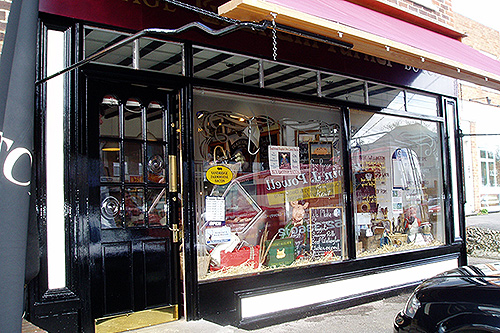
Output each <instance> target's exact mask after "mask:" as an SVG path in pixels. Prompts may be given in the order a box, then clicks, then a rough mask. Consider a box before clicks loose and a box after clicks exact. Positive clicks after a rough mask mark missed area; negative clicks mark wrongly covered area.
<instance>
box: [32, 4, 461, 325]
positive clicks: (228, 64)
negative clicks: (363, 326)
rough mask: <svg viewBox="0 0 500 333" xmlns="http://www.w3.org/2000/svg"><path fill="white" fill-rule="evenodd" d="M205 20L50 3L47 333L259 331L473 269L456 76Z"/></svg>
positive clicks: (43, 90) (42, 84)
mask: <svg viewBox="0 0 500 333" xmlns="http://www.w3.org/2000/svg"><path fill="white" fill-rule="evenodd" d="M222 3H223V2H217V1H214V2H211V3H210V4H205V5H206V7H205V9H204V10H212V11H213V9H214V8H217V7H218V6H220V5H222ZM87 6H88V7H89V8H90V7H92V8H93V11H88V10H86V8H87ZM199 7H202V6H201V5H200V6H199ZM198 9H199V8H198ZM204 10H201V11H200V10H196V9H194V8H192V7H190V6H188V5H184V6H181V5H179V4H178V3H173V2H165V3H163V2H158V1H157V2H149V1H139V0H137V1H124V0H114V1H106V2H102V1H101V2H95V1H92V0H88V1H84V2H82V1H80V2H79V3H78V6H76V5H71V6H67V7H65V6H64V3H63V1H55V0H44V1H41V2H40V11H41V13H40V41H41V42H40V50H39V52H40V59H41V60H40V76H39V79H40V81H39V85H38V87H39V98H38V102H39V110H38V122H39V125H40V128H41V130H40V133H39V140H40V145H39V147H38V149H39V150H40V151H41V152H42V153H44V154H45V153H46V155H43V154H42V155H41V156H45V157H44V158H40V170H38V175H39V176H38V183H39V184H40V186H39V192H40V193H38V194H39V195H40V197H44V198H47V200H46V201H44V200H41V201H40V202H39V205H40V207H42V208H45V207H46V209H41V210H39V211H40V216H39V221H40V222H39V225H40V230H42V238H44V239H46V241H44V242H43V243H42V253H43V257H42V269H41V272H40V275H39V277H38V278H37V279H36V280H35V281H34V282H33V283H32V284H31V286H30V293H29V306H28V314H29V319H30V320H31V321H32V322H34V323H35V324H38V325H39V326H41V327H42V328H46V329H47V330H49V331H50V330H74V331H85V332H91V331H94V330H97V331H106V330H110V331H119V330H124V329H128V328H134V327H140V325H141V324H137V323H138V322H142V323H146V324H145V325H151V324H155V323H160V322H166V321H169V320H175V319H177V318H179V317H181V316H183V317H185V318H186V319H187V320H196V319H206V320H210V321H214V322H217V323H220V324H231V325H236V326H239V327H247V328H252V327H261V326H264V325H269V324H272V323H275V322H278V321H285V320H291V319H294V318H299V317H303V316H306V315H310V314H314V313H319V312H323V311H328V310H331V309H335V308H338V307H345V306H349V305H352V304H357V303H361V302H365V301H367V300H370V299H372V298H373V297H378V296H380V295H386V294H388V293H391V292H396V291H398V290H401V289H403V288H408V287H411V286H414V285H415V284H416V283H418V282H419V281H421V280H422V279H424V278H427V277H430V276H432V275H434V274H437V273H439V272H442V271H444V270H446V269H448V268H452V267H457V266H458V265H462V264H464V263H465V262H466V257H465V252H464V251H465V244H464V239H463V237H464V220H463V213H462V208H461V205H460V204H459V203H460V202H461V200H462V193H461V191H460V188H459V186H457V184H460V183H461V173H460V172H457V170H460V164H459V163H460V159H459V158H457V156H460V147H459V145H457V141H456V133H457V131H458V128H457V125H456V121H455V119H456V118H457V107H456V96H455V79H454V78H451V77H449V76H446V75H443V74H438V73H434V72H430V71H425V70H421V69H417V68H415V67H412V66H409V65H408V64H404V63H398V62H395V61H394V60H388V59H384V58H381V57H376V56H374V55H370V54H365V53H361V52H359V51H356V50H355V49H353V45H352V44H350V43H349V42H346V41H343V40H333V39H331V38H325V39H321V38H320V37H321V36H319V37H318V36H315V38H314V39H312V37H311V36H312V35H308V34H306V33H300V34H298V33H297V31H295V32H293V33H292V32H290V31H287V30H285V29H283V26H281V30H278V29H276V26H275V25H274V28H273V22H271V23H270V24H267V25H265V24H264V25H260V28H259V24H254V25H250V26H240V27H238V28H237V29H234V30H231V31H230V32H228V33H227V34H218V33H216V32H217V31H220V29H222V28H223V27H225V26H228V25H229V26H230V25H231V24H236V25H238V22H236V21H234V20H233V21H230V20H229V19H223V18H220V17H216V16H211V17H210V16H208V13H207V12H205V11H204ZM193 22H202V23H203V24H204V25H203V26H201V25H197V26H194V27H192V28H189V29H179V30H175V31H172V30H168V31H165V30H163V31H159V30H156V31H155V32H152V33H151V34H149V33H148V34H143V35H140V36H138V35H134V34H135V33H136V32H137V31H139V30H142V29H146V28H165V29H178V28H180V27H182V26H185V25H186V24H191V23H193ZM205 25H206V26H208V27H211V28H206V29H205ZM200 27H203V28H202V29H199V28H200ZM249 27H250V28H253V29H250V28H249ZM134 36H135V37H134ZM116 43H122V44H120V45H121V46H120V47H113V45H115V44H116ZM98 53H100V56H99V57H96V58H92V61H88V62H83V63H81V66H78V67H75V68H73V69H72V70H68V71H64V73H63V74H61V75H59V76H57V77H54V78H51V77H50V75H51V74H53V73H56V72H58V71H60V70H63V69H64V68H68V67H69V66H70V65H71V64H73V63H77V62H78V61H80V60H84V59H91V57H92V55H94V54H98ZM56 55H59V57H57V56H56ZM47 77H48V78H50V79H48V80H44V78H47ZM52 114H55V115H56V120H53V119H52V118H50V117H49V116H50V115H52ZM51 119H52V120H51ZM57 119H59V122H58V121H57ZM57 133H59V134H58V135H60V136H55V139H54V135H57ZM51 140H53V141H51ZM52 146H56V151H59V153H57V152H56V153H50V152H49V148H51V147H52ZM57 147H58V148H57ZM57 154H59V155H57ZM61 163H62V164H63V166H64V171H63V172H61V174H60V175H59V178H58V179H59V181H60V183H59V184H60V185H58V186H59V187H56V193H58V194H59V196H56V195H54V194H51V193H54V192H50V190H52V189H53V188H54V186H56V185H57V184H56V182H55V181H53V180H52V179H53V178H50V179H51V180H49V176H48V175H49V174H51V170H53V169H52V168H53V167H54V166H55V165H60V164H61ZM45 175H47V176H45ZM56 178H57V177H56ZM57 189H58V190H59V191H57ZM49 199H51V200H55V201H50V200H49ZM57 200H59V201H57ZM58 203H59V204H61V205H62V206H64V207H65V209H64V211H59V212H58V211H57V210H56V211H55V212H54V210H53V209H52V207H53V206H58ZM58 218H59V220H58ZM53 221H55V222H53ZM58 221H59V222H58ZM58 223H59V224H58ZM58 232H59V233H58ZM131 318H132V319H131Z"/></svg>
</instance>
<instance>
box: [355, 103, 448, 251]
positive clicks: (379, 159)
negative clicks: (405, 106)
mask: <svg viewBox="0 0 500 333" xmlns="http://www.w3.org/2000/svg"><path fill="white" fill-rule="evenodd" d="M350 119H351V133H352V140H351V146H352V149H353V150H352V172H353V179H352V181H353V191H354V193H353V196H354V206H355V207H354V210H355V223H356V237H357V243H356V249H357V256H358V257H362V256H367V255H377V254H383V253H389V252H397V251H404V250H410V249H416V248H422V247H430V246H437V245H442V244H444V241H445V226H444V215H443V213H444V212H443V211H444V209H443V198H444V193H443V161H442V151H441V144H440V142H441V138H440V135H439V133H440V131H439V126H440V123H438V122H432V121H423V120H416V119H410V118H402V117H396V116H388V115H382V114H375V113H370V112H363V111H357V110H353V111H351V117H350Z"/></svg>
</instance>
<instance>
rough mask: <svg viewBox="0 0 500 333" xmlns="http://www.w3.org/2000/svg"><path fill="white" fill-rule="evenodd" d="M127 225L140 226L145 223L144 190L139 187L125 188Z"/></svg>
mask: <svg viewBox="0 0 500 333" xmlns="http://www.w3.org/2000/svg"><path fill="white" fill-rule="evenodd" d="M124 207H125V226H126V227H138V226H143V225H144V190H143V189H142V188H138V187H129V188H126V189H125V196H124Z"/></svg>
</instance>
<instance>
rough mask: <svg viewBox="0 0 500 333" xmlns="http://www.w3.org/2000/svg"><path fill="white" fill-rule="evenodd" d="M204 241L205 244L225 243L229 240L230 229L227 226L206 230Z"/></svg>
mask: <svg viewBox="0 0 500 333" xmlns="http://www.w3.org/2000/svg"><path fill="white" fill-rule="evenodd" d="M205 240H206V242H207V244H220V243H227V242H229V241H230V240H231V228H230V227H228V226H223V227H213V228H207V229H206V230H205Z"/></svg>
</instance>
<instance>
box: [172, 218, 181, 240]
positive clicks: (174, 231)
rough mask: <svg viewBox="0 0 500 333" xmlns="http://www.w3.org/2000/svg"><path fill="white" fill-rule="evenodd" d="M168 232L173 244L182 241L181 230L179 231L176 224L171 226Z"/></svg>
mask: <svg viewBox="0 0 500 333" xmlns="http://www.w3.org/2000/svg"><path fill="white" fill-rule="evenodd" d="M170 230H171V231H172V241H173V242H174V243H179V241H180V240H181V239H182V232H181V229H179V226H178V224H177V223H175V224H172V228H170Z"/></svg>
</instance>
